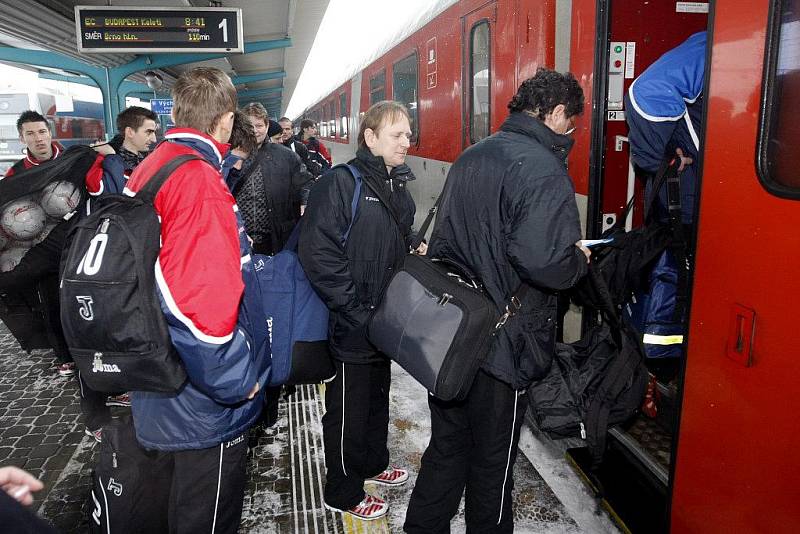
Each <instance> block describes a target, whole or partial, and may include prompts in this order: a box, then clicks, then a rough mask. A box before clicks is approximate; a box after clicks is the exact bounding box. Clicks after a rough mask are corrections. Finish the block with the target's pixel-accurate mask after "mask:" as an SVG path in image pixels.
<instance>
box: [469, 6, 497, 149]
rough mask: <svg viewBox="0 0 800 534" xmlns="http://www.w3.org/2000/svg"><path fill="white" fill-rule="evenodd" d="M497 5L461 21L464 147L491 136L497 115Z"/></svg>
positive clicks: (474, 11)
mask: <svg viewBox="0 0 800 534" xmlns="http://www.w3.org/2000/svg"><path fill="white" fill-rule="evenodd" d="M496 21H497V5H496V3H495V2H489V3H487V4H485V5H483V6H482V7H479V8H477V9H475V10H473V11H470V12H469V13H467V14H465V15H463V16H462V18H461V28H462V41H461V42H462V43H463V47H462V50H463V61H462V65H463V68H462V75H463V82H462V87H463V98H462V99H461V101H462V102H463V109H462V116H463V120H462V125H463V128H462V147H463V148H466V147H468V146H470V145H472V144H474V143H477V142H478V141H480V140H481V139H483V138H484V137H488V136H489V135H490V134H491V132H492V124H493V123H494V121H495V120H496V117H495V115H496V113H497V111H498V109H497V106H496V105H494V104H495V100H496V90H495V76H493V73H494V62H495V61H496V57H497V54H496V51H497V49H498V46H497V41H496V37H495V33H496V32H497V25H496Z"/></svg>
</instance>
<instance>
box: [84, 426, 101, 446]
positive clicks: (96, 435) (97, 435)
mask: <svg viewBox="0 0 800 534" xmlns="http://www.w3.org/2000/svg"><path fill="white" fill-rule="evenodd" d="M83 432H84V433H85V434H86V435H87V436H89V437H92V438H94V440H95V441H96V442H97V443H102V442H103V429H102V428H98V429H97V430H89V427H86V428H85V429H83Z"/></svg>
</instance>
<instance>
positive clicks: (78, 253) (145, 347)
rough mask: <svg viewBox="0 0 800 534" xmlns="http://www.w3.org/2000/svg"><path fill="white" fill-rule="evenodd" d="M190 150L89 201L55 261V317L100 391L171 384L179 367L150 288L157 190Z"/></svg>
mask: <svg viewBox="0 0 800 534" xmlns="http://www.w3.org/2000/svg"><path fill="white" fill-rule="evenodd" d="M195 159H196V160H201V161H202V159H201V158H199V157H197V156H193V155H183V156H178V157H176V158H175V159H173V160H171V161H170V162H168V163H167V164H166V165H164V167H162V168H161V169H159V171H158V172H156V173H155V175H154V176H153V177H152V178H151V179H150V180H149V181H148V182H147V184H145V186H144V187H143V188H142V189H141V190H140V191H139V192H138V194H137V195H136V196H135V197H128V196H123V195H108V196H105V197H102V198H101V199H100V200H99V201H98V202H96V203H94V204H93V209H92V212H91V214H90V215H89V216H87V217H85V218H84V219H83V220H81V221H79V222H77V223H76V225H75V226H74V228H73V229H72V230H71V232H70V234H69V237H68V238H67V245H66V247H65V250H64V254H63V255H62V263H61V285H60V297H61V324H62V325H63V328H64V337H65V338H66V340H67V345H68V346H69V351H70V353H71V354H72V357H73V358H74V360H75V363H76V364H77V366H78V369H79V370H80V371H81V376H82V378H83V379H84V380H85V381H86V383H87V384H88V385H89V387H90V388H92V389H94V390H95V391H101V392H109V393H111V392H116V391H132V390H133V391H162V392H175V391H177V390H178V389H179V388H180V387H181V386H182V385H183V383H184V382H185V380H186V372H185V370H184V368H183V364H182V362H181V360H180V357H179V356H178V354H177V352H176V351H175V348H174V347H173V345H172V341H171V339H170V335H169V330H168V328H167V321H166V319H165V318H164V314H163V313H162V311H161V305H160V302H159V297H158V295H157V292H156V280H155V269H154V266H155V263H156V260H157V259H158V254H159V251H160V249H161V244H160V240H161V224H160V222H159V219H158V214H157V213H156V211H155V209H154V208H153V200H154V199H155V196H156V194H157V193H158V190H159V189H160V188H161V186H162V185H163V184H164V182H165V181H166V180H167V178H169V176H170V174H172V172H173V171H174V170H175V169H176V168H178V167H179V166H180V165H182V164H184V163H186V162H187V161H191V160H195Z"/></svg>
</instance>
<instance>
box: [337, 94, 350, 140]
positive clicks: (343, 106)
mask: <svg viewBox="0 0 800 534" xmlns="http://www.w3.org/2000/svg"><path fill="white" fill-rule="evenodd" d="M349 115H350V114H349V113H348V112H347V93H342V94H340V95H339V117H341V124H340V126H339V137H341V138H342V139H347V117H348V116H349Z"/></svg>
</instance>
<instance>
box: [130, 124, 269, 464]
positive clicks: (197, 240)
mask: <svg viewBox="0 0 800 534" xmlns="http://www.w3.org/2000/svg"><path fill="white" fill-rule="evenodd" d="M227 151H228V145H224V144H221V143H218V142H217V141H216V140H214V139H213V138H212V137H210V136H208V135H206V134H203V133H201V132H199V131H197V130H193V129H188V128H176V129H173V130H170V133H169V134H168V135H167V136H166V140H165V141H164V142H163V143H161V144H160V145H159V146H158V147H157V148H156V149H155V150H154V151H153V153H151V154H150V155H149V156H148V157H147V158H146V159H145V160H144V161H142V163H141V164H140V165H139V166H138V167H136V169H135V170H134V172H133V174H132V176H131V177H130V179H129V180H128V184H127V187H126V188H125V193H126V194H131V195H132V194H135V193H136V191H138V190H140V189H141V188H142V187H143V186H144V184H146V183H147V181H148V180H149V179H150V178H151V177H152V176H153V175H154V174H155V173H156V172H157V171H158V169H160V168H161V167H162V166H163V165H165V164H166V163H167V162H168V161H170V160H171V159H173V158H175V157H176V156H178V155H181V154H194V155H198V156H200V157H202V158H203V160H205V161H189V162H188V163H185V164H183V165H181V166H180V167H179V168H178V169H177V170H176V171H175V172H174V173H173V174H172V175H171V176H170V177H169V178H168V179H167V181H166V182H165V183H164V185H163V186H162V187H161V189H160V190H159V192H158V194H157V195H156V197H155V201H154V207H155V210H156V212H157V213H158V215H159V217H160V219H161V242H162V244H161V251H160V253H159V257H158V260H157V262H156V265H155V266H154V268H155V271H156V284H157V287H156V291H157V292H158V296H159V299H160V301H161V309H162V311H163V313H164V315H165V317H166V319H167V323H168V325H169V332H170V336H171V338H172V343H173V344H174V346H175V348H176V349H177V351H178V354H179V355H180V357H181V359H182V360H183V363H184V365H185V367H186V373H187V375H188V377H189V380H188V381H187V383H186V385H185V386H184V387H183V388H182V389H181V390H180V391H179V392H178V393H177V394H163V393H151V392H133V393H132V409H133V418H134V425H135V427H136V436H137V438H138V440H139V442H140V443H141V444H142V445H143V446H144V447H146V448H150V449H160V450H188V449H203V448H208V447H212V446H215V445H217V444H219V443H221V442H224V441H228V440H231V439H233V438H236V437H238V436H240V435H241V434H242V433H244V432H245V431H246V430H247V429H248V428H249V427H250V426H251V425H252V424H253V423H254V422H255V421H256V419H257V417H258V415H259V413H260V411H261V406H262V404H263V395H261V394H258V395H256V396H255V398H254V399H252V400H249V401H248V400H247V395H248V394H249V393H250V391H251V390H252V389H253V387H254V386H255V384H256V382H259V383H260V384H261V385H262V386H263V385H264V383H265V381H266V378H267V375H268V372H269V363H270V360H269V350H268V344H267V343H266V341H265V339H266V336H262V335H256V334H254V331H255V328H257V327H258V325H259V324H260V322H261V321H262V320H263V321H265V320H266V319H265V317H264V316H263V312H262V313H261V314H259V313H257V312H255V313H254V308H253V306H252V304H253V302H255V301H258V302H260V296H258V295H257V294H256V293H255V292H256V291H257V283H258V282H257V279H256V276H255V270H254V267H253V263H252V261H251V260H250V244H249V242H248V240H247V236H246V234H245V233H244V227H243V225H242V222H241V217H240V216H239V214H238V208H237V206H236V203H235V201H234V199H233V196H231V194H230V192H229V191H228V188H227V187H226V186H225V183H224V182H223V180H222V177H221V175H220V171H219V169H220V166H221V163H222V157H223V156H224V155H225V154H226V153H227ZM259 315H260V316H259ZM265 324H266V323H265ZM262 326H264V332H266V326H265V325H262ZM261 338H264V339H263V340H262V339H261ZM265 345H267V346H266V347H265Z"/></svg>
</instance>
